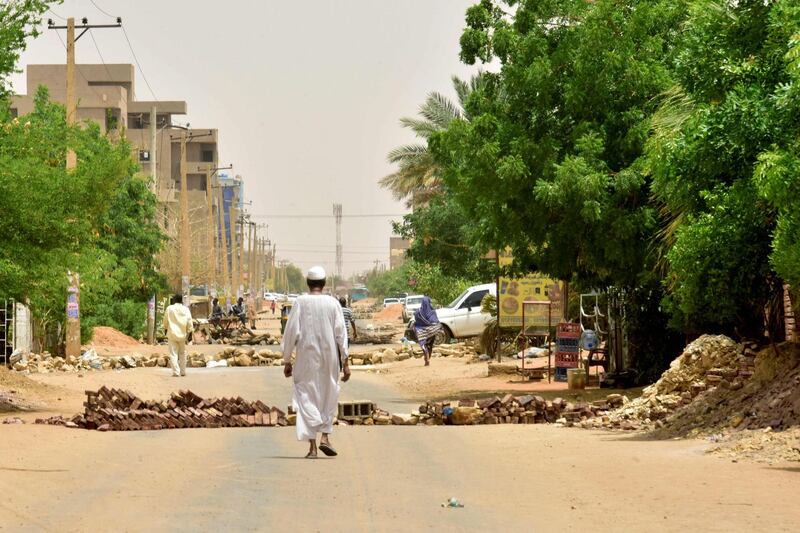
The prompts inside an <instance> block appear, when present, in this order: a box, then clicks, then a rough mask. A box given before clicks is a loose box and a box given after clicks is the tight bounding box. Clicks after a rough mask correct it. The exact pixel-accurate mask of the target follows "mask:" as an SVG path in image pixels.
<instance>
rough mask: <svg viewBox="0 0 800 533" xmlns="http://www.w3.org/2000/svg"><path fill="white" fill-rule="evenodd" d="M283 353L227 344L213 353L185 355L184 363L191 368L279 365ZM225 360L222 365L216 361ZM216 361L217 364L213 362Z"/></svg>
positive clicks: (281, 362) (281, 363)
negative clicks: (227, 345)
mask: <svg viewBox="0 0 800 533" xmlns="http://www.w3.org/2000/svg"><path fill="white" fill-rule="evenodd" d="M282 358H283V354H282V353H280V352H276V351H272V350H267V349H262V350H258V351H256V349H255V348H244V347H242V348H234V347H232V346H229V347H227V348H225V349H224V350H222V351H221V352H218V353H217V354H215V355H207V354H206V355H203V354H201V353H198V352H192V353H190V354H189V356H188V357H187V361H186V364H187V366H189V367H191V368H202V367H215V366H281V365H283V361H282ZM222 361H225V364H224V365H220V364H218V363H220V362H222ZM213 363H217V364H213Z"/></svg>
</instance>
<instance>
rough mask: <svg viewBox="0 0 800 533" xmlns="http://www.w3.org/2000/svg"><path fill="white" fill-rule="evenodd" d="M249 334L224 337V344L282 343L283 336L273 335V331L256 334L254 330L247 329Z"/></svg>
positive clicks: (272, 344)
mask: <svg viewBox="0 0 800 533" xmlns="http://www.w3.org/2000/svg"><path fill="white" fill-rule="evenodd" d="M246 333H247V334H244V333H242V334H239V335H236V336H233V337H231V338H230V339H228V338H223V339H222V344H232V345H234V346H245V345H249V346H275V345H278V344H280V343H281V338H280V336H279V335H273V334H272V333H264V334H262V335H256V334H254V333H253V332H252V331H250V330H247V332H246Z"/></svg>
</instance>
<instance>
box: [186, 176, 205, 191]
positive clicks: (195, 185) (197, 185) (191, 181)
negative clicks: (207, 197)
mask: <svg viewBox="0 0 800 533" xmlns="http://www.w3.org/2000/svg"><path fill="white" fill-rule="evenodd" d="M186 187H187V188H188V189H189V190H190V191H205V190H206V176H205V174H189V175H188V176H186Z"/></svg>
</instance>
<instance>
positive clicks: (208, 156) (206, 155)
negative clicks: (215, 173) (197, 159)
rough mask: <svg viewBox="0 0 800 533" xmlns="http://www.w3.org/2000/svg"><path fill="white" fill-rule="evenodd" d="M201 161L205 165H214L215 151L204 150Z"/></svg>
mask: <svg viewBox="0 0 800 533" xmlns="http://www.w3.org/2000/svg"><path fill="white" fill-rule="evenodd" d="M201 160H202V161H203V163H213V162H214V150H203V152H202V154H201Z"/></svg>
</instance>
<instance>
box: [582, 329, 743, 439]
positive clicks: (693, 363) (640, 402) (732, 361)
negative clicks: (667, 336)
mask: <svg viewBox="0 0 800 533" xmlns="http://www.w3.org/2000/svg"><path fill="white" fill-rule="evenodd" d="M755 355H756V354H755V352H753V351H752V350H749V349H747V350H746V349H745V346H743V345H741V344H737V343H736V342H734V341H733V340H731V339H730V338H728V337H726V336H724V335H703V336H702V337H700V338H699V339H697V340H695V341H694V342H692V343H691V344H689V346H687V347H686V349H685V350H684V351H683V353H682V354H681V355H680V356H678V358H677V359H675V360H674V361H672V363H671V364H670V367H669V369H667V370H666V371H665V372H664V373H663V374H662V375H661V378H660V379H659V380H658V381H657V382H655V383H654V384H652V385H650V386H649V387H645V389H644V390H643V391H642V395H641V396H640V397H639V398H636V399H635V400H633V401H631V402H629V403H627V404H626V405H624V406H623V407H622V408H620V409H617V410H615V411H612V412H610V413H609V414H608V415H607V416H604V417H602V418H601V419H599V420H592V421H590V425H591V426H592V427H597V426H605V427H621V428H623V429H639V428H642V429H654V428H663V427H665V425H666V424H668V423H669V422H665V421H666V419H667V418H668V417H669V416H670V415H671V414H672V413H674V412H675V411H677V410H679V409H681V408H684V407H685V406H688V405H690V404H692V403H693V402H695V401H698V400H699V401H702V402H705V398H706V397H707V395H708V394H709V393H710V392H713V391H715V390H717V389H724V390H725V391H729V390H738V389H741V388H742V386H743V383H744V382H745V381H746V380H747V379H748V378H749V377H750V376H751V375H753V368H754V358H755ZM706 391H709V392H706ZM704 404H705V403H704ZM698 405H700V403H698Z"/></svg>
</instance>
